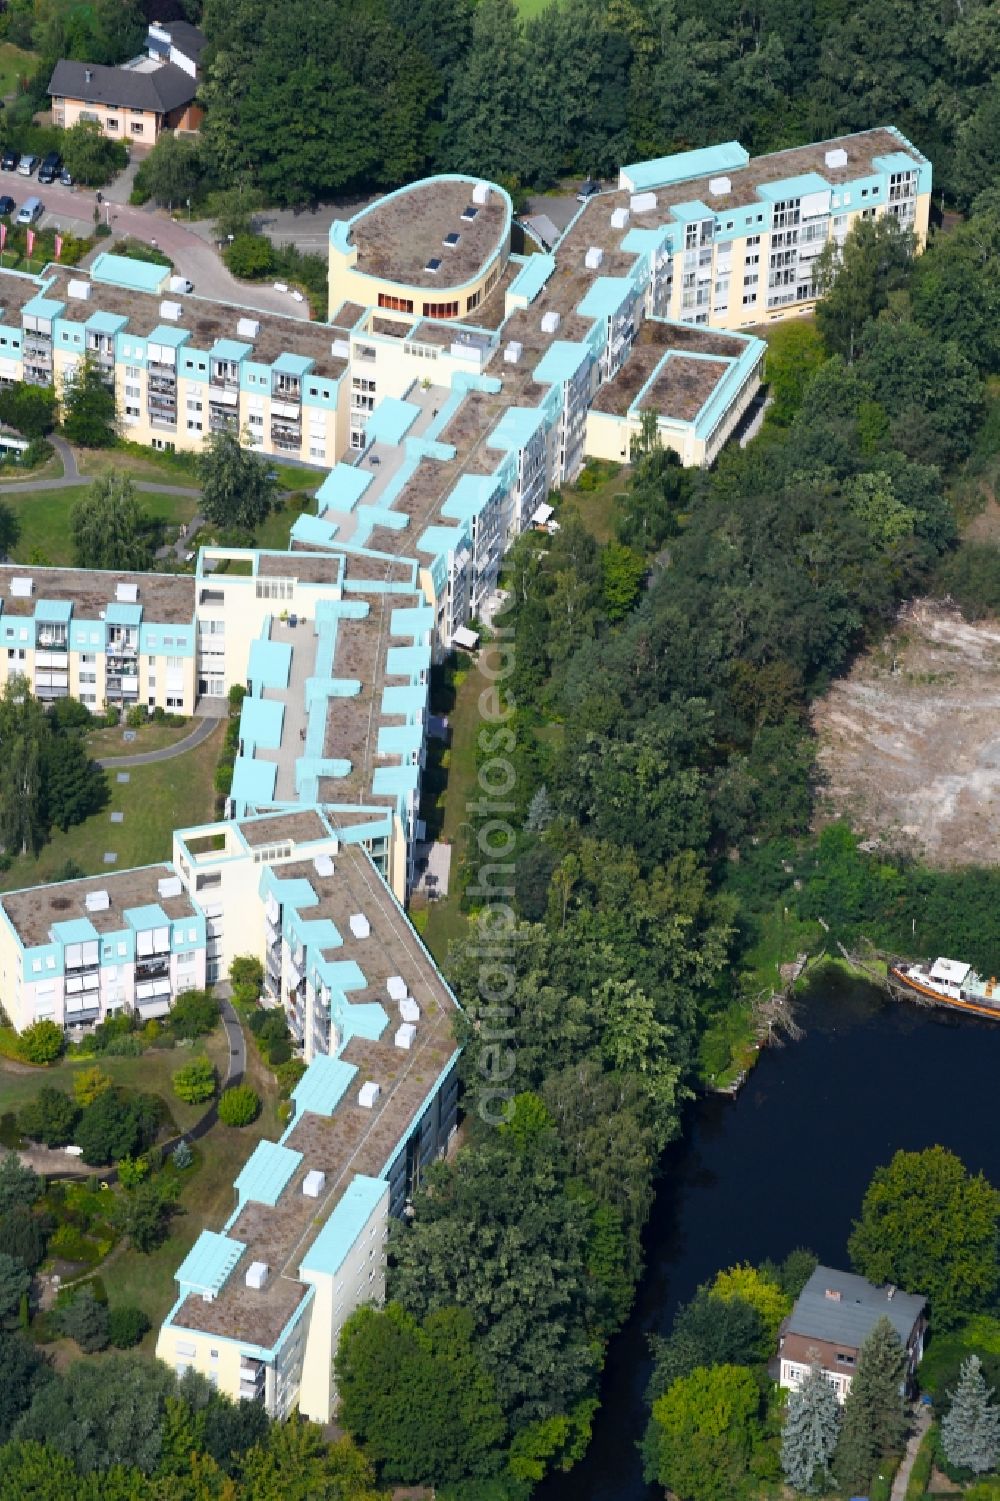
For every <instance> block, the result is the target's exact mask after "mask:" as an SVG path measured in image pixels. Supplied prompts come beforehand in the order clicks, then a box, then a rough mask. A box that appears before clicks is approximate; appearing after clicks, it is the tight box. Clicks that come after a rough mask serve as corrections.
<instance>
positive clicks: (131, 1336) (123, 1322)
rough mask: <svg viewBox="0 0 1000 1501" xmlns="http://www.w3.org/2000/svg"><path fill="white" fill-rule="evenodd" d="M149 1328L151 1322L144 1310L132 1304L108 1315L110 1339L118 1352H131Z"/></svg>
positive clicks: (113, 1310) (127, 1304)
mask: <svg viewBox="0 0 1000 1501" xmlns="http://www.w3.org/2000/svg"><path fill="white" fill-rule="evenodd" d="M149 1328H150V1323H149V1320H148V1319H147V1317H146V1315H145V1314H144V1313H143V1311H142V1309H141V1308H136V1307H135V1305H134V1304H132V1303H123V1304H122V1305H121V1307H120V1308H112V1310H111V1312H110V1313H109V1314H108V1339H109V1340H110V1341H111V1343H112V1344H113V1345H114V1346H115V1348H116V1349H117V1350H131V1348H132V1346H133V1345H137V1344H138V1343H139V1341H140V1340H141V1339H142V1336H143V1335H144V1334H145V1333H146V1331H147V1330H148V1329H149Z"/></svg>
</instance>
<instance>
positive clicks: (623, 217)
mask: <svg viewBox="0 0 1000 1501" xmlns="http://www.w3.org/2000/svg"><path fill="white" fill-rule="evenodd" d="M628 221H629V211H628V209H627V208H616V209H615V210H614V211H613V212H612V215H611V228H612V229H627V228H628Z"/></svg>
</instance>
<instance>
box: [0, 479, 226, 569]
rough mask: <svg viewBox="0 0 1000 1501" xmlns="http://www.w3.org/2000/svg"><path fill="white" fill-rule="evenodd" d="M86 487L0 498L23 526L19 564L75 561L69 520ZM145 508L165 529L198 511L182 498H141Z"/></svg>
mask: <svg viewBox="0 0 1000 1501" xmlns="http://www.w3.org/2000/svg"><path fill="white" fill-rule="evenodd" d="M88 488H89V487H88V486H87V485H79V486H77V485H70V486H68V487H67V489H65V490H29V491H27V492H26V493H24V494H21V495H11V494H7V495H0V499H2V500H3V503H4V505H6V506H9V507H10V509H11V510H12V511H13V512H14V514H15V515H16V517H17V519H18V521H19V522H20V524H21V536H20V539H19V541H18V544H17V546H16V547H15V548H14V552H13V558H14V561H15V562H16V563H27V562H41V561H42V560H43V559H44V561H45V562H46V563H50V564H53V565H66V564H71V563H72V562H73V542H72V538H71V536H70V530H69V518H70V513H71V511H72V509H73V506H74V505H75V504H76V502H77V501H78V500H81V499H82V498H83V496H84V495H86V493H87V490H88ZM139 500H140V503H141V505H142V507H143V509H144V510H145V511H146V512H147V513H148V514H149V515H150V516H152V517H154V518H155V520H157V521H162V522H163V523H164V525H165V526H181V525H183V524H185V523H186V522H188V521H190V520H191V517H192V516H193V515H194V512H195V504H196V502H195V501H194V500H190V499H188V498H186V497H185V496H183V495H159V494H158V495H154V494H149V495H140V496H139Z"/></svg>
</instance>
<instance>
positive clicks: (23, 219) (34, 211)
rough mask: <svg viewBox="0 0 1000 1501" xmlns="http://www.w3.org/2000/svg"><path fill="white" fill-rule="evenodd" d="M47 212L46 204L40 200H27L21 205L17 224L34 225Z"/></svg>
mask: <svg viewBox="0 0 1000 1501" xmlns="http://www.w3.org/2000/svg"><path fill="white" fill-rule="evenodd" d="M44 212H45V204H44V203H43V202H42V200H41V199H40V198H26V199H25V201H24V202H23V203H22V204H21V208H20V211H19V213H18V216H17V218H16V219H15V220H14V223H15V224H34V223H36V221H37V220H39V219H40V218H41V217H42V215H43V214H44Z"/></svg>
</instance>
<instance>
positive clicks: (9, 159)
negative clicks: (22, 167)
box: [0, 151, 21, 172]
mask: <svg viewBox="0 0 1000 1501" xmlns="http://www.w3.org/2000/svg"><path fill="white" fill-rule="evenodd" d="M20 160H21V153H20V151H5V152H4V154H3V156H0V170H2V171H4V172H13V171H14V170H15V169H16V167H17V164H18V162H20Z"/></svg>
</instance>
